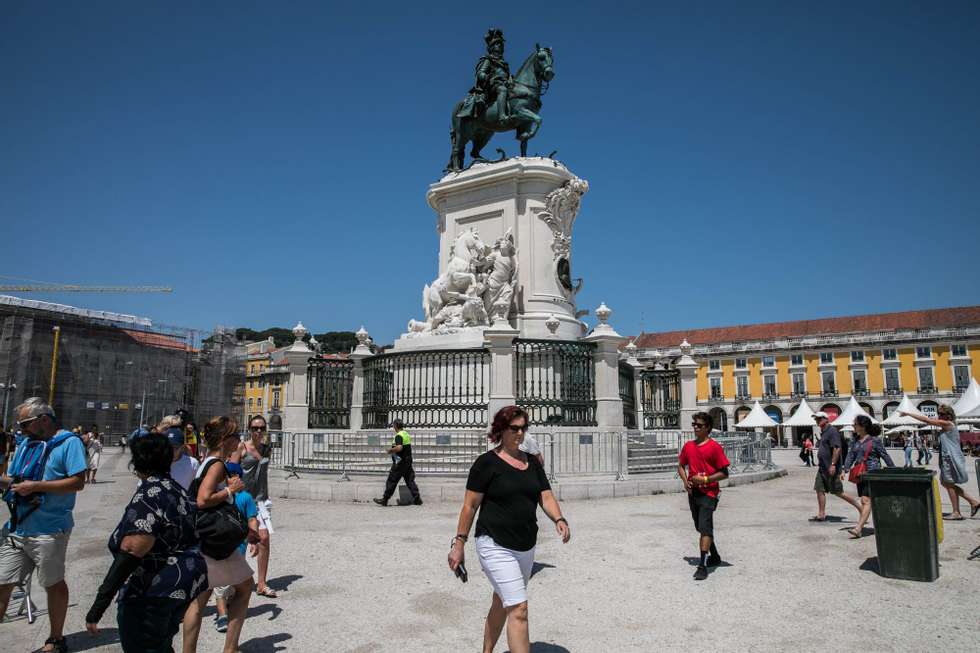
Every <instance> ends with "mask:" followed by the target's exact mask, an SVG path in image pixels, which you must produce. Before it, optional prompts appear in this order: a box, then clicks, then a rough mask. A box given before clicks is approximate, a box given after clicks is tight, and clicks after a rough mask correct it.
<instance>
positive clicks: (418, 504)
mask: <svg viewBox="0 0 980 653" xmlns="http://www.w3.org/2000/svg"><path fill="white" fill-rule="evenodd" d="M412 503H413V504H415V505H416V506H421V505H422V499H416V500H415V501H413V502H412Z"/></svg>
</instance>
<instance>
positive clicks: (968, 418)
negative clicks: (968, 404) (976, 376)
mask: <svg viewBox="0 0 980 653" xmlns="http://www.w3.org/2000/svg"><path fill="white" fill-rule="evenodd" d="M964 396H966V395H964ZM953 410H956V409H955V408H954V409H953ZM956 419H957V420H962V421H964V422H980V406H977V407H976V408H974V409H973V410H971V411H969V412H968V413H964V414H962V415H960V414H959V413H956Z"/></svg>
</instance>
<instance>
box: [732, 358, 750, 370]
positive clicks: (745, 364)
mask: <svg viewBox="0 0 980 653" xmlns="http://www.w3.org/2000/svg"><path fill="white" fill-rule="evenodd" d="M739 361H742V365H739V364H738V362H739ZM735 369H736V370H747V369H749V359H748V358H736V359H735Z"/></svg>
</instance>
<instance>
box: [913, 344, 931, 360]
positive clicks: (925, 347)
mask: <svg viewBox="0 0 980 653" xmlns="http://www.w3.org/2000/svg"><path fill="white" fill-rule="evenodd" d="M920 349H928V350H929V355H928V356H919V350H920ZM915 360H919V361H929V360H932V347H931V346H929V345H916V347H915Z"/></svg>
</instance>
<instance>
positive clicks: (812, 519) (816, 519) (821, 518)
mask: <svg viewBox="0 0 980 653" xmlns="http://www.w3.org/2000/svg"><path fill="white" fill-rule="evenodd" d="M809 521H827V518H826V517H810V519H809Z"/></svg>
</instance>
